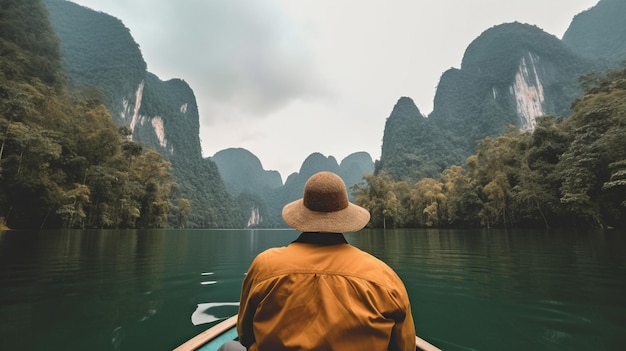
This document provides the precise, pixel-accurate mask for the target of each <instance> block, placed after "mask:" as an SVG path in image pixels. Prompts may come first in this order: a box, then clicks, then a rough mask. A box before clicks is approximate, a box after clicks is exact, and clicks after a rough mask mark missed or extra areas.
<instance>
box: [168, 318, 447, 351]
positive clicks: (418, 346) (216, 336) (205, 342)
mask: <svg viewBox="0 0 626 351" xmlns="http://www.w3.org/2000/svg"><path fill="white" fill-rule="evenodd" d="M235 339H237V315H234V316H232V317H230V318H228V319H225V320H223V321H221V322H219V323H218V324H216V325H214V326H212V327H211V328H209V329H207V330H205V331H203V332H202V333H200V334H198V335H196V336H194V337H193V338H191V339H189V340H188V341H186V342H185V343H184V344H182V345H180V346H178V347H177V348H175V349H174V351H217V349H218V348H219V347H220V346H221V345H222V344H223V343H225V342H226V341H229V340H235ZM415 350H416V351H441V349H439V348H437V347H436V346H434V345H432V344H431V343H429V342H428V341H426V340H424V339H422V338H420V337H419V336H417V335H416V336H415Z"/></svg>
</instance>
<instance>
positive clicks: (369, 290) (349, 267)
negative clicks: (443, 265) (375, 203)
mask: <svg viewBox="0 0 626 351" xmlns="http://www.w3.org/2000/svg"><path fill="white" fill-rule="evenodd" d="M283 219H284V220H285V222H286V223H287V224H288V225H289V226H290V227H292V228H295V229H297V230H299V231H301V232H302V234H301V235H300V237H299V238H298V239H297V240H296V241H294V242H293V243H291V244H290V245H289V246H287V247H282V248H273V249H269V250H267V251H265V252H262V253H261V254H259V255H258V256H257V257H256V258H255V259H254V261H253V262H252V264H251V265H250V268H249V270H248V272H247V275H246V277H245V279H244V282H243V287H242V290H241V300H240V306H239V317H238V320H237V331H238V334H239V340H240V342H241V343H240V344H239V343H229V344H228V345H225V348H223V350H238V349H239V348H243V347H242V345H243V346H245V348H247V349H248V350H253V351H256V350H259V351H278V350H380V351H383V350H406V351H409V350H415V327H414V325H413V317H412V315H411V307H410V303H409V298H408V294H407V292H406V289H405V287H404V284H403V283H402V281H401V280H400V278H399V277H398V276H397V275H396V273H395V272H394V271H393V270H392V269H391V268H390V267H388V266H387V265H386V264H385V263H383V262H382V261H380V260H378V259H377V258H375V257H373V256H371V255H370V254H368V253H365V252H363V251H361V250H359V249H357V248H355V247H353V246H351V245H349V244H348V243H347V242H346V241H345V238H344V236H343V235H342V233H345V232H355V231H358V230H361V229H362V228H363V227H365V226H366V225H367V223H368V222H369V219H370V214H369V212H368V211H367V210H366V209H364V208H362V207H360V206H356V205H354V204H352V203H350V202H349V201H348V195H347V191H346V187H345V184H344V183H343V180H341V178H340V177H339V176H337V175H336V174H334V173H330V172H320V173H317V174H315V175H313V176H312V177H311V178H309V180H308V181H307V183H306V185H305V188H304V196H303V198H302V199H299V200H296V201H294V202H291V203H289V204H287V205H285V207H284V208H283ZM237 345H238V346H237Z"/></svg>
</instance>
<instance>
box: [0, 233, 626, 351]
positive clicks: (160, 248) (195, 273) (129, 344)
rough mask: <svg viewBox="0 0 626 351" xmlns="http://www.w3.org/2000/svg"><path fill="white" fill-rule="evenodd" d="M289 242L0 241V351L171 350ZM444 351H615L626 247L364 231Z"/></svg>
mask: <svg viewBox="0 0 626 351" xmlns="http://www.w3.org/2000/svg"><path fill="white" fill-rule="evenodd" d="M297 235H298V232H295V231H292V230H258V231H248V230H161V231H128V230H124V231H113V230H111V231H45V232H36V233H30V232H4V233H0V321H1V322H0V350H171V349H173V348H174V347H176V346H177V345H178V344H180V343H182V342H183V341H185V340H187V339H189V338H191V337H192V336H194V335H195V334H197V333H199V332H201V331H203V330H204V329H206V328H207V327H209V326H211V325H212V324H214V323H215V320H216V319H220V318H224V317H227V316H229V315H232V314H234V313H236V311H237V306H236V303H237V301H238V298H239V288H240V284H241V281H242V279H243V275H244V273H245V271H246V269H247V267H248V265H249V263H250V262H251V260H252V258H253V257H254V256H255V255H256V254H257V253H258V252H260V251H262V250H264V249H266V248H269V247H274V246H281V245H285V244H287V243H289V242H290V241H292V240H293V239H295V238H296V237H297ZM346 238H347V239H348V241H349V242H350V243H351V244H353V245H355V246H357V247H359V248H361V249H363V250H365V251H368V252H370V253H372V254H374V255H375V256H377V257H379V258H381V259H382V260H384V261H385V262H387V263H388V264H389V265H390V266H392V267H393V268H394V269H395V270H396V271H397V272H398V273H399V275H400V276H401V278H402V279H403V280H404V281H405V284H406V286H407V290H408V291H409V295H410V298H411V302H412V305H413V315H414V319H415V323H416V330H417V333H418V335H419V336H421V337H422V338H424V339H426V340H428V341H430V342H431V343H433V344H436V345H437V346H439V347H440V348H442V349H444V350H624V349H626V235H624V234H622V233H618V232H616V231H597V232H596V231H594V232H582V233H572V232H558V231H551V232H545V231H497V230H474V231H458V230H455V231H452V230H446V231H439V230H387V231H382V230H366V231H363V232H360V233H357V234H349V235H346Z"/></svg>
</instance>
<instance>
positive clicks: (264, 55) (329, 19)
mask: <svg viewBox="0 0 626 351" xmlns="http://www.w3.org/2000/svg"><path fill="white" fill-rule="evenodd" d="M72 1H73V2H75V3H78V4H81V5H84V6H87V7H89V8H92V9H94V10H97V11H102V12H105V13H108V14H110V15H112V16H114V17H117V18H119V19H120V20H121V21H122V22H123V23H124V25H125V26H126V27H127V28H129V30H130V33H131V35H132V36H133V38H134V39H135V41H136V42H137V43H138V44H139V46H140V48H141V51H142V54H143V56H144V60H145V61H146V63H147V65H148V71H150V72H151V73H154V74H156V75H157V76H158V77H159V78H160V79H161V80H163V81H167V80H169V79H172V78H180V79H183V80H184V81H186V82H187V83H188V84H189V85H190V87H191V89H193V91H194V93H195V96H196V100H197V103H198V110H199V114H200V139H201V143H202V153H203V156H204V157H210V156H213V155H214V154H215V153H216V152H218V151H221V150H224V149H227V148H244V149H246V150H248V151H250V152H251V153H253V154H254V155H256V156H257V157H258V158H259V160H260V161H261V163H262V165H263V168H264V169H266V170H277V171H279V172H280V174H281V176H282V178H283V181H285V180H286V178H287V176H289V175H290V174H291V173H293V172H298V171H299V169H300V166H301V165H302V162H303V161H304V160H305V159H306V158H307V157H308V156H309V155H310V154H312V153H314V152H319V153H321V154H323V155H324V156H327V157H328V156H333V157H335V158H336V159H337V162H341V160H342V159H343V158H345V157H346V156H348V155H350V154H352V153H354V152H359V151H366V152H368V153H369V154H370V155H371V156H372V159H373V160H377V159H379V158H380V153H381V147H382V138H383V132H384V128H385V121H386V119H387V118H388V117H389V115H390V113H391V111H392V110H393V107H394V105H395V103H396V102H397V101H398V99H399V98H401V97H403V96H407V97H410V98H411V99H413V100H414V101H415V104H416V105H417V107H418V108H419V109H420V111H421V112H422V114H424V115H425V116H427V115H428V114H429V113H430V112H431V111H432V108H433V106H432V105H433V99H434V96H435V91H436V87H437V84H438V83H439V78H440V77H441V75H442V74H443V73H444V72H445V71H446V70H448V69H450V68H460V66H461V61H462V59H463V54H464V52H465V49H466V48H467V47H468V45H469V44H470V43H471V42H472V41H473V40H474V39H476V38H477V37H478V36H479V35H480V34H481V33H482V32H484V31H485V30H487V29H489V28H491V27H493V26H496V25H499V24H502V23H509V22H515V21H517V22H521V23H528V24H533V25H536V26H538V27H539V28H541V29H543V30H544V31H545V32H547V33H549V34H552V35H554V36H556V37H558V38H562V36H563V34H564V33H565V31H566V30H567V28H568V26H569V24H570V22H571V20H572V19H573V17H574V16H575V15H576V14H578V13H580V12H582V11H584V10H587V9H589V8H591V7H593V6H594V5H596V4H597V3H598V0H549V1H546V0H506V1H504V0H419V1H418V0H332V1H331V0H327V1H324V0H176V1H174V0H72Z"/></svg>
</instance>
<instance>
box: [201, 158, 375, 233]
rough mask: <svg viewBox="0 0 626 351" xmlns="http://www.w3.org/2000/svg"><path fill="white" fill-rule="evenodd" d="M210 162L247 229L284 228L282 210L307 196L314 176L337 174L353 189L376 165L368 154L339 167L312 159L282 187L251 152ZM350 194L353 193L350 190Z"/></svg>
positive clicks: (330, 161)
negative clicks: (307, 186)
mask: <svg viewBox="0 0 626 351" xmlns="http://www.w3.org/2000/svg"><path fill="white" fill-rule="evenodd" d="M211 159H212V160H213V161H214V162H215V163H216V164H217V166H218V168H219V172H220V174H221V175H222V177H223V178H224V179H225V183H226V185H227V188H228V190H229V191H230V193H231V195H232V196H233V197H235V198H236V199H237V201H238V203H239V206H240V208H242V209H244V212H245V213H247V214H248V220H247V221H246V223H247V226H254V227H263V228H268V227H269V228H275V227H284V226H285V223H284V222H283V220H282V208H283V206H285V205H286V204H287V203H289V202H291V201H294V200H296V199H298V198H300V197H302V194H303V192H304V184H305V183H306V181H307V180H308V179H309V178H310V177H311V176H312V175H313V174H315V173H317V172H321V171H330V172H334V173H337V174H338V175H339V176H340V177H341V178H342V179H343V180H344V182H345V183H346V186H347V187H348V188H349V187H350V186H352V185H354V184H356V183H358V182H361V181H362V180H363V175H365V174H368V173H373V172H374V162H373V161H372V157H371V156H370V155H369V154H368V153H367V152H355V153H353V154H350V155H348V156H347V157H346V158H344V159H343V160H342V161H341V164H338V163H337V160H336V159H335V157H333V156H328V157H326V156H324V155H322V154H321V153H313V154H311V155H309V156H308V157H307V158H306V159H305V160H304V162H303V163H302V166H301V167H300V170H299V172H295V173H293V174H291V175H289V177H288V178H287V180H286V181H285V184H284V185H283V184H282V181H281V178H280V174H279V173H278V172H277V171H267V170H264V169H263V166H262V164H261V161H259V159H258V158H257V157H256V156H255V155H253V154H252V153H251V152H249V151H248V150H245V149H242V148H231V149H226V150H222V151H219V152H217V153H216V154H215V155H213V157H211ZM348 193H350V190H349V189H348Z"/></svg>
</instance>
